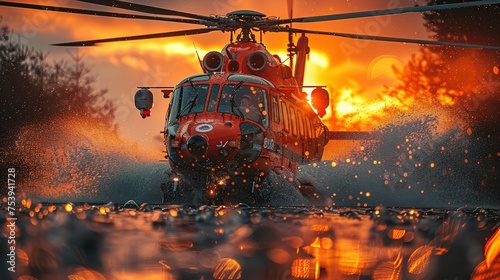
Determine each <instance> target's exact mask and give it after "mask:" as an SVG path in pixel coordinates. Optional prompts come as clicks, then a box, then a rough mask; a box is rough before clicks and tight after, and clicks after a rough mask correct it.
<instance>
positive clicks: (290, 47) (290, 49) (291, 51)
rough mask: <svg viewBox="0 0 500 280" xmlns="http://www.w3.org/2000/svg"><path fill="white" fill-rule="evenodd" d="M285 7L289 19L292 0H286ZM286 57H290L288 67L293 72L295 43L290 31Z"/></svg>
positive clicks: (291, 12) (291, 14) (291, 11)
mask: <svg viewBox="0 0 500 280" xmlns="http://www.w3.org/2000/svg"><path fill="white" fill-rule="evenodd" d="M286 4H287V8H288V18H289V19H291V18H293V0H288V1H287V3H286ZM290 28H292V22H290ZM287 47H288V49H287V51H288V57H289V58H290V68H291V70H292V72H293V56H294V55H295V45H294V43H293V33H292V32H291V31H290V32H288V45H287Z"/></svg>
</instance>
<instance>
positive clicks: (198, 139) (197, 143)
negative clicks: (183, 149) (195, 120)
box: [187, 135, 208, 156]
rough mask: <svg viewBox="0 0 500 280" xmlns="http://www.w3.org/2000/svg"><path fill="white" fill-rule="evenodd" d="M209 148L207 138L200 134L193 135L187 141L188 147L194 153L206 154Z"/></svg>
mask: <svg viewBox="0 0 500 280" xmlns="http://www.w3.org/2000/svg"><path fill="white" fill-rule="evenodd" d="M207 148H208V144H207V140H206V139H205V138H203V137H202V136H200V135H194V136H191V137H190V138H189V139H188V141H187V149H188V151H189V152H190V153H191V154H193V155H196V156H201V155H204V154H205V152H206V151H207Z"/></svg>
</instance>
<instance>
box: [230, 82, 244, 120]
mask: <svg viewBox="0 0 500 280" xmlns="http://www.w3.org/2000/svg"><path fill="white" fill-rule="evenodd" d="M241 85H243V81H240V82H239V83H238V84H237V85H236V86H235V87H234V88H233V91H232V92H231V112H232V113H233V114H235V115H237V116H239V117H241V118H243V119H244V118H245V115H243V113H242V112H241V110H240V108H238V106H234V103H235V102H234V97H235V96H236V92H237V91H238V89H240V87H241ZM235 109H236V110H235Z"/></svg>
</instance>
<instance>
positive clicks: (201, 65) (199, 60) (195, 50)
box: [193, 42, 207, 73]
mask: <svg viewBox="0 0 500 280" xmlns="http://www.w3.org/2000/svg"><path fill="white" fill-rule="evenodd" d="M193 47H194V52H195V53H196V56H197V57H198V62H199V63H200V67H201V71H203V73H207V71H205V69H204V68H203V63H202V62H201V59H200V54H198V50H197V49H196V44H195V43H194V42H193Z"/></svg>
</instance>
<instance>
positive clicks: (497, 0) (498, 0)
mask: <svg viewBox="0 0 500 280" xmlns="http://www.w3.org/2000/svg"><path fill="white" fill-rule="evenodd" d="M492 4H500V0H483V1H474V2H464V3H453V4H439V5H432V6H418V7H406V8H396V9H387V10H375V11H366V12H354V13H345V14H334V15H324V16H314V17H301V18H292V19H282V20H274V21H270V20H262V21H258V22H257V25H259V24H261V25H279V24H287V23H292V22H319V21H330V20H340V19H351V18H363V17H373V16H382V15H394V14H404V13H413V12H430V11H439V10H447V9H456V8H464V7H475V6H483V5H492Z"/></svg>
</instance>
